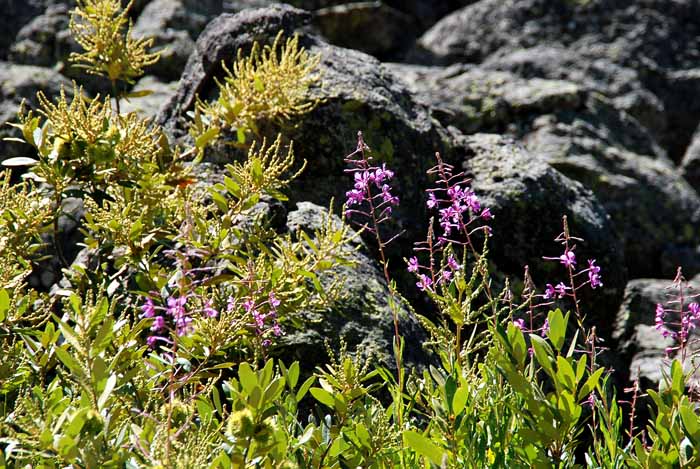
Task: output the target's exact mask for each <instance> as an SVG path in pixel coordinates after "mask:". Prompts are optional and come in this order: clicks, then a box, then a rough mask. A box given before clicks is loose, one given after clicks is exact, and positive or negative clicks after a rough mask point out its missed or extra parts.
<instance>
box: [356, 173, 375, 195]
mask: <svg viewBox="0 0 700 469" xmlns="http://www.w3.org/2000/svg"><path fill="white" fill-rule="evenodd" d="M373 179H374V177H373V176H372V175H370V173H369V171H358V172H356V173H355V189H357V190H358V191H362V192H365V191H367V184H369V182H370V181H371V180H373Z"/></svg>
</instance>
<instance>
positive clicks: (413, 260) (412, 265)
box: [408, 256, 420, 272]
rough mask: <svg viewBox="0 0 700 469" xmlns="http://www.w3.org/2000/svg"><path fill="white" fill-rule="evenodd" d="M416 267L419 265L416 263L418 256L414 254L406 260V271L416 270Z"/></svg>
mask: <svg viewBox="0 0 700 469" xmlns="http://www.w3.org/2000/svg"><path fill="white" fill-rule="evenodd" d="M418 267H420V265H419V264H418V258H417V257H416V256H413V257H411V258H410V259H409V260H408V271H409V272H418Z"/></svg>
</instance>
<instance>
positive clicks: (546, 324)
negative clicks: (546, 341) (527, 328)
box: [540, 319, 549, 337]
mask: <svg viewBox="0 0 700 469" xmlns="http://www.w3.org/2000/svg"><path fill="white" fill-rule="evenodd" d="M547 334H549V319H545V320H544V324H542V329H540V335H541V336H542V337H545V336H546V335H547Z"/></svg>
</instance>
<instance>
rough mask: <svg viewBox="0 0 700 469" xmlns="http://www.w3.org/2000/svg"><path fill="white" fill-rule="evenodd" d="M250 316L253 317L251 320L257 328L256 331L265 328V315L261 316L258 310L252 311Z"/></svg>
mask: <svg viewBox="0 0 700 469" xmlns="http://www.w3.org/2000/svg"><path fill="white" fill-rule="evenodd" d="M251 315H252V316H253V319H254V320H255V325H256V326H257V327H258V329H262V328H264V327H265V315H264V314H261V313H260V312H259V311H258V310H255V309H254V310H253V311H252V312H251Z"/></svg>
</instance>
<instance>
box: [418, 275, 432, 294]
mask: <svg viewBox="0 0 700 469" xmlns="http://www.w3.org/2000/svg"><path fill="white" fill-rule="evenodd" d="M432 284H433V281H432V279H431V278H430V277H428V276H427V275H425V274H420V280H419V281H418V283H416V286H417V287H418V288H419V289H420V290H421V291H425V290H430V286H431V285H432Z"/></svg>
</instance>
